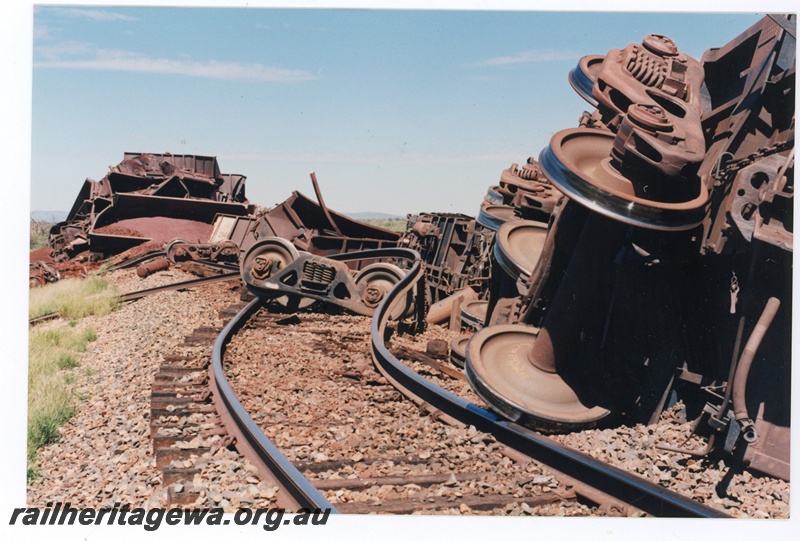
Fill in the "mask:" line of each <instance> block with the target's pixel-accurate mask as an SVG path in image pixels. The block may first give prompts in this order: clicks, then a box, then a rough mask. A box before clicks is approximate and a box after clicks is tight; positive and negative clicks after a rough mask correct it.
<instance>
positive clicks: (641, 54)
mask: <svg viewBox="0 0 800 541" xmlns="http://www.w3.org/2000/svg"><path fill="white" fill-rule="evenodd" d="M626 69H627V70H628V72H629V73H630V74H631V75H633V77H634V78H635V79H636V80H637V81H639V82H640V83H642V84H643V85H645V86H649V87H656V88H661V85H663V84H664V80H665V79H666V78H667V63H666V62H665V61H664V60H662V59H661V58H658V57H656V56H654V55H652V54H650V53H648V52H646V51H644V50H643V49H639V50H637V51H636V55H635V56H634V57H633V58H631V59H630V60H629V61H628V65H627V66H626Z"/></svg>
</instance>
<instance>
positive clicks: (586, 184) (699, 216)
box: [539, 128, 708, 231]
mask: <svg viewBox="0 0 800 541" xmlns="http://www.w3.org/2000/svg"><path fill="white" fill-rule="evenodd" d="M614 138H615V135H614V134H613V133H610V132H605V131H601V130H592V129H583V128H577V129H569V130H562V131H560V132H558V133H556V134H555V135H554V136H553V138H552V140H551V141H550V145H549V146H548V147H547V148H545V149H544V150H543V151H542V154H541V156H540V158H539V161H540V162H541V165H542V170H543V171H544V173H545V175H547V177H548V178H549V179H550V181H551V182H552V183H553V185H555V187H556V188H558V189H559V190H561V191H562V192H563V193H564V194H566V195H567V197H569V198H570V199H573V200H575V201H577V202H578V203H580V204H582V205H584V206H585V207H587V208H589V209H590V210H593V211H595V212H598V213H600V214H602V215H604V216H608V217H609V218H612V219H614V220H617V221H620V222H624V223H627V224H631V225H635V226H638V227H643V228H645V229H657V230H662V231H683V230H688V229H693V228H694V227H696V226H698V225H699V224H700V223H701V222H702V221H703V217H704V215H705V210H704V206H705V204H706V202H707V201H708V193H707V191H706V190H705V188H703V187H702V186H700V193H699V195H697V196H696V197H694V198H693V199H691V200H687V201H681V202H676V203H675V202H673V203H665V202H661V201H656V200H652V199H644V198H642V197H639V196H637V195H636V194H635V193H634V186H633V184H632V183H631V181H630V180H628V179H627V178H625V177H624V176H622V175H621V174H620V173H619V171H617V170H616V169H615V168H614V167H613V165H612V164H611V150H612V148H613V147H614Z"/></svg>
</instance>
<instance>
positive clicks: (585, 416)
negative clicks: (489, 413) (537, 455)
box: [464, 325, 609, 430]
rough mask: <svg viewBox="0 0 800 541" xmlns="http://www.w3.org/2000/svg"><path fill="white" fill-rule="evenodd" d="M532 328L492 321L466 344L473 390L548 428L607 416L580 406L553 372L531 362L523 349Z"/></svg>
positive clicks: (498, 406)
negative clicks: (497, 323) (493, 323)
mask: <svg viewBox="0 0 800 541" xmlns="http://www.w3.org/2000/svg"><path fill="white" fill-rule="evenodd" d="M538 332H539V331H538V329H535V328H533V327H527V326H524V325H494V326H492V327H487V328H485V329H483V330H481V331H479V332H477V333H476V334H475V335H474V336H473V337H472V339H471V340H470V341H469V343H468V344H467V353H466V361H465V364H464V368H465V371H466V374H467V379H468V380H469V382H470V385H472V388H473V389H474V390H475V392H476V393H477V394H478V395H479V396H480V397H481V398H483V399H484V400H485V401H486V402H487V403H489V404H490V405H491V406H492V407H493V408H495V409H496V410H497V411H499V412H500V413H502V414H503V415H504V416H505V417H508V418H509V419H512V420H514V421H518V422H521V423H523V424H527V425H529V426H535V427H538V428H549V429H560V430H564V429H578V428H588V427H591V426H593V425H595V424H596V423H597V422H598V421H600V420H601V419H603V418H604V417H606V416H607V415H608V414H609V411H608V410H607V409H605V408H602V407H599V406H593V405H587V404H583V403H582V402H581V399H580V397H578V396H577V395H576V394H575V392H574V391H573V389H572V388H571V387H570V386H569V385H568V384H567V383H566V382H565V381H564V380H563V379H562V378H561V376H559V375H558V374H557V373H555V372H548V371H545V370H542V369H541V368H539V367H537V366H536V365H534V364H533V363H532V362H531V361H530V359H529V356H528V354H529V352H530V350H531V347H532V346H533V344H534V342H535V341H536V337H537V335H538Z"/></svg>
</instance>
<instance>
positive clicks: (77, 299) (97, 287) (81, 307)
mask: <svg viewBox="0 0 800 541" xmlns="http://www.w3.org/2000/svg"><path fill="white" fill-rule="evenodd" d="M117 297H118V294H117V291H116V289H115V288H113V287H110V286H109V284H108V282H106V281H105V280H102V279H100V278H96V277H89V278H86V279H84V280H80V279H67V280H61V281H58V282H55V283H53V284H48V285H46V286H44V287H39V288H33V289H31V290H30V297H29V298H30V305H29V307H28V318H29V319H32V318H35V317H39V316H43V315H45V314H50V313H53V312H58V313H59V314H61V316H62V317H64V318H66V319H70V320H77V319H80V318H82V317H86V316H88V315H97V316H103V315H106V314H108V313H109V312H111V311H112V310H113V309H114V308H115V307H116V306H117V304H118V302H117Z"/></svg>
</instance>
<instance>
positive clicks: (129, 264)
mask: <svg viewBox="0 0 800 541" xmlns="http://www.w3.org/2000/svg"><path fill="white" fill-rule="evenodd" d="M166 255H167V252H165V251H164V250H158V251H156V252H148V253H146V254H144V255H143V256H139V257H136V258H133V259H127V260H125V261H123V262H121V263H118V264H116V265H111V266H110V267H109V268H108V269H106V272H113V271H116V270H120V269H129V268H131V267H135V266H136V265H138V264H139V263H144V262H145V261H149V260H150V259H155V258H156V257H159V256H166Z"/></svg>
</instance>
